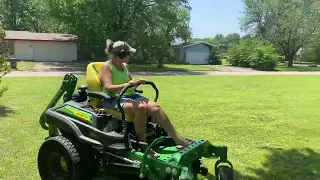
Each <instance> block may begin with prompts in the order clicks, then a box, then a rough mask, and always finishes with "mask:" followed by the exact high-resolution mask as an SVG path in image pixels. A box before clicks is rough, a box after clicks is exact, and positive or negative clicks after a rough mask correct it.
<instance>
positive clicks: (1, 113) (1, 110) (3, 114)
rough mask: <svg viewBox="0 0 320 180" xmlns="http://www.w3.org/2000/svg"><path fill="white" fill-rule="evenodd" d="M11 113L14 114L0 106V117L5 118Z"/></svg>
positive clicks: (11, 110) (9, 109) (12, 111)
mask: <svg viewBox="0 0 320 180" xmlns="http://www.w3.org/2000/svg"><path fill="white" fill-rule="evenodd" d="M12 113H14V110H13V109H11V108H8V107H5V106H2V105H0V117H6V116H8V115H9V114H12Z"/></svg>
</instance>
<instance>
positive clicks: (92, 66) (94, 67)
mask: <svg viewBox="0 0 320 180" xmlns="http://www.w3.org/2000/svg"><path fill="white" fill-rule="evenodd" d="M103 63H104V62H91V63H89V64H88V66H87V77H86V79H87V87H88V90H89V91H96V92H101V91H102V84H101V81H100V79H99V72H100V70H101V67H102V65H103ZM89 104H90V105H91V106H93V107H99V106H100V105H101V100H100V99H97V98H92V99H91V100H90V101H89ZM102 109H103V110H104V111H105V112H106V113H108V114H111V115H113V116H114V117H115V118H116V119H119V120H121V119H122V118H121V112H120V111H119V109H115V108H111V107H103V108H102ZM125 116H126V121H128V122H132V121H133V114H131V113H126V114H125Z"/></svg>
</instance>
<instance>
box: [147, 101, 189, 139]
mask: <svg viewBox="0 0 320 180" xmlns="http://www.w3.org/2000/svg"><path fill="white" fill-rule="evenodd" d="M148 113H149V114H150V115H151V116H153V117H154V118H155V120H156V121H157V123H159V125H160V126H161V127H162V128H163V129H164V130H165V131H166V132H167V133H168V135H169V136H170V137H171V138H172V139H173V140H174V141H175V143H176V145H185V144H186V143H187V140H186V139H185V138H183V137H182V136H181V135H180V134H179V133H178V132H177V131H176V129H175V128H174V126H173V125H172V123H171V121H170V120H169V118H168V116H167V115H166V114H165V113H164V111H163V110H162V109H161V107H160V105H158V104H157V103H155V102H153V101H149V102H148Z"/></svg>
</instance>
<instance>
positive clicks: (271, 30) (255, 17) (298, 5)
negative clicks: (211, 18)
mask: <svg viewBox="0 0 320 180" xmlns="http://www.w3.org/2000/svg"><path fill="white" fill-rule="evenodd" d="M244 3H245V11H244V15H245V16H244V18H243V19H242V28H243V29H244V30H245V31H248V32H250V33H253V34H256V35H257V36H259V37H261V38H263V39H265V40H268V41H270V42H272V43H274V44H276V45H278V46H279V47H281V50H282V52H283V53H284V55H285V59H286V60H287V61H288V62H289V63H288V66H289V67H291V66H292V65H293V60H294V56H295V54H296V52H297V51H298V50H299V49H300V48H301V47H302V46H303V44H305V43H306V42H307V41H309V40H310V38H311V35H312V34H313V33H315V32H317V31H319V25H320V23H319V8H318V7H319V2H318V1H316V0H269V1H263V0H244Z"/></svg>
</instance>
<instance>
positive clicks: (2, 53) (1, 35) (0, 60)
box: [0, 26, 11, 97]
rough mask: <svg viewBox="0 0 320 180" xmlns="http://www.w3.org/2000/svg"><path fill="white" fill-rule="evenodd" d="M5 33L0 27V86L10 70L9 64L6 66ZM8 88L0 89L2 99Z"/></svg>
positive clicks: (6, 47)
mask: <svg viewBox="0 0 320 180" xmlns="http://www.w3.org/2000/svg"><path fill="white" fill-rule="evenodd" d="M5 36H6V34H5V31H4V29H3V28H2V27H1V26H0V84H1V80H2V77H3V76H5V75H6V74H8V73H9V72H10V70H11V68H10V66H9V64H8V58H7V54H8V45H7V42H6V40H5ZM7 89H8V88H7V87H5V86H2V87H0V97H2V95H3V93H4V92H5V91H6V90H7Z"/></svg>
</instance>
